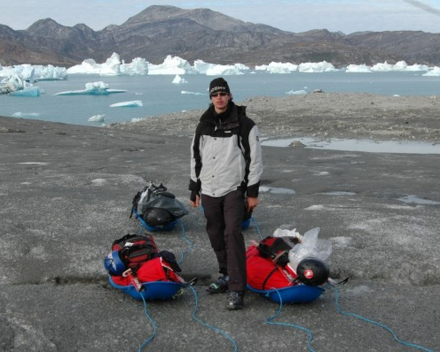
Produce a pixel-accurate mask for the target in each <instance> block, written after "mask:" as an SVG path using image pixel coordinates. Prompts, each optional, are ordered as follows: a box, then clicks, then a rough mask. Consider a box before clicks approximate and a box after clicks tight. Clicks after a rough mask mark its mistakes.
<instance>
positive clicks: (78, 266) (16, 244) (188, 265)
mask: <svg viewBox="0 0 440 352" xmlns="http://www.w3.org/2000/svg"><path fill="white" fill-rule="evenodd" d="M439 103H440V100H439V98H435V97H432V98H429V97H405V98H404V97H380V96H372V95H364V94H353V95H351V94H325V93H315V94H310V95H307V96H292V97H285V98H279V99H272V98H265V97H257V98H254V99H252V100H249V101H247V102H244V104H246V105H248V106H249V115H250V116H251V117H252V118H254V119H255V121H256V122H257V123H258V125H259V126H260V129H261V132H262V134H263V135H264V136H266V137H277V136H285V137H295V136H298V137H304V136H313V137H316V138H323V139H326V138H332V137H342V138H372V139H375V140H393V139H394V140H420V141H429V142H431V143H438V142H439V123H438V121H439V111H440V109H439ZM200 113H201V112H200V111H195V112H185V113H180V114H174V115H167V116H162V117H158V118H149V119H146V120H145V121H142V122H139V123H136V124H134V123H133V124H131V123H130V124H124V125H117V126H112V128H107V127H88V126H76V125H67V124H62V123H50V122H44V121H36V120H26V119H17V118H6V117H0V150H1V153H0V177H1V183H0V201H1V204H2V206H1V207H0V224H1V226H0V253H1V256H0V351H5V352H12V351H13V352H22V351H23V352H24V351H26V352H27V351H38V352H40V351H41V352H48V351H50V352H58V351H59V352H95V351H96V352H101V351H153V350H154V351H174V350H177V351H184V352H186V351H240V352H254V351H261V352H266V351H274V350H276V351H279V352H288V351H289V352H290V351H304V352H306V351H311V350H315V351H320V352H333V351H338V352H339V351H340V352H353V351H358V352H372V351H393V352H394V351H395V352H403V351H408V352H409V351H413V350H415V348H418V349H419V350H424V351H440V337H439V334H438V330H439V329H438V327H439V326H440V310H439V308H438V307H440V257H439V255H438V253H440V242H439V240H438V238H439V228H440V217H439V208H440V189H439V187H438V177H439V174H440V170H439V168H440V166H439V162H438V154H403V153H366V152H357V151H335V150H325V149H312V148H301V147H298V148H277V147H267V146H263V162H264V173H263V177H262V180H261V185H262V187H261V192H260V204H259V206H258V207H257V209H256V210H255V212H254V220H255V222H253V223H252V225H251V226H250V228H249V229H247V230H246V231H244V233H243V234H244V237H245V241H246V244H247V245H248V244H250V243H251V242H252V241H258V240H259V239H261V238H262V237H265V236H268V235H271V234H272V233H273V231H275V229H277V228H284V229H293V228H296V229H297V231H299V232H300V233H302V234H304V233H305V231H307V230H309V229H311V228H315V227H320V229H321V231H320V233H319V238H323V239H328V240H330V241H331V243H332V245H333V247H332V254H331V256H330V258H329V259H328V264H329V266H330V269H331V274H332V277H333V278H335V279H344V278H346V277H348V278H349V281H348V283H347V284H346V285H340V286H338V287H337V289H335V288H334V287H331V286H326V291H325V293H324V294H323V295H321V296H320V297H319V299H317V300H316V301H314V302H312V303H310V304H284V305H283V306H282V310H281V313H280V314H277V312H279V309H280V308H281V307H280V306H279V305H278V304H277V303H275V302H273V301H271V300H269V299H268V298H266V297H264V296H260V295H258V294H256V293H253V292H250V291H249V292H247V294H246V299H245V307H244V309H243V310H242V311H239V312H231V311H229V310H227V309H226V308H225V305H226V296H225V295H209V294H207V292H206V288H207V286H208V285H209V283H210V282H212V281H213V280H214V279H216V278H217V276H218V272H217V271H218V268H217V265H216V262H215V259H214V256H213V253H212V249H211V248H210V245H209V242H208V239H207V236H206V232H205V228H204V227H205V220H204V217H203V213H202V212H201V210H200V209H196V208H190V207H189V206H188V210H189V214H188V215H186V216H185V217H184V218H183V219H182V224H183V226H182V228H179V227H176V229H174V230H173V231H171V232H166V233H164V232H156V233H154V237H155V240H156V243H157V244H158V245H159V247H160V248H161V249H167V250H169V251H172V252H174V253H175V254H176V255H177V256H178V257H180V254H182V253H185V256H184V257H183V259H182V261H181V265H180V266H181V267H182V270H183V271H182V276H183V277H184V278H186V279H191V278H193V277H197V278H198V282H197V284H196V285H195V286H194V287H193V289H194V291H192V290H190V289H189V288H187V289H186V290H185V293H184V294H183V295H182V296H180V297H178V298H177V299H175V300H173V301H166V302H157V301H153V302H149V303H148V305H147V310H145V309H144V304H143V302H140V301H136V300H134V299H132V298H131V297H129V296H128V295H126V294H125V293H123V292H121V291H119V290H117V289H115V288H113V287H111V286H110V285H109V283H108V278H107V273H106V272H105V270H104V265H103V259H104V258H105V256H106V255H107V254H108V253H109V251H110V250H111V243H112V242H113V241H114V240H115V239H118V238H120V237H122V236H123V235H125V234H127V233H138V232H139V231H141V229H140V227H139V224H138V222H137V221H136V220H135V219H132V218H131V219H130V218H129V214H130V209H131V204H132V203H131V202H132V199H133V196H134V195H135V194H136V192H138V191H139V190H142V189H143V187H145V186H146V185H148V182H149V181H153V182H155V183H157V184H158V183H159V182H163V183H164V184H165V185H166V186H167V187H168V189H169V190H170V191H171V192H172V193H174V194H175V195H176V197H177V198H178V199H179V200H181V201H182V203H184V204H186V205H188V197H189V191H188V181H189V159H190V142H191V140H190V138H188V137H189V136H191V135H192V133H193V129H194V127H195V125H196V122H197V120H198V118H199V116H200ZM185 239H186V240H189V241H190V243H191V245H189V242H187V241H185ZM146 313H148V314H149V317H150V318H151V319H152V320H149V318H148V317H147V315H146ZM269 318H270V319H269ZM362 318H364V319H362ZM197 319H199V320H197ZM271 323H279V324H280V325H273V324H271ZM384 327H386V328H388V329H391V330H386V329H385V328H384ZM215 329H217V330H215ZM304 329H307V330H304ZM219 331H220V332H222V333H225V334H227V335H223V334H221V333H219ZM391 331H392V332H393V333H394V334H395V335H393V334H391V333H390V332H391ZM151 336H153V337H154V339H151V340H150V342H149V343H148V344H146V345H144V346H142V343H143V342H144V341H147V339H148V338H149V337H151ZM226 336H229V337H230V338H231V340H230V339H228V338H227V337H226ZM311 337H312V338H311ZM397 339H399V340H397ZM144 347H145V348H144Z"/></svg>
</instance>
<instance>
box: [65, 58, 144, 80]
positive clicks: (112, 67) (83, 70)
mask: <svg viewBox="0 0 440 352" xmlns="http://www.w3.org/2000/svg"><path fill="white" fill-rule="evenodd" d="M67 73H68V74H91V75H100V76H118V75H146V74H147V73H148V62H147V61H146V60H145V59H142V58H135V59H133V61H132V62H131V63H128V64H127V63H125V62H124V61H121V58H120V56H119V54H117V53H113V54H112V55H111V56H110V57H109V58H108V59H107V60H106V61H105V62H104V63H102V64H98V63H96V61H95V60H93V59H86V60H84V61H83V62H82V63H81V64H80V65H75V66H72V67H70V68H69V69H67Z"/></svg>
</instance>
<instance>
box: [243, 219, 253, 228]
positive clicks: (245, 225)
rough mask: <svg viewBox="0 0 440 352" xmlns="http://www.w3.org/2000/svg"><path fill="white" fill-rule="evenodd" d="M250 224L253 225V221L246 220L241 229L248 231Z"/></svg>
mask: <svg viewBox="0 0 440 352" xmlns="http://www.w3.org/2000/svg"><path fill="white" fill-rule="evenodd" d="M250 224H251V219H248V220H244V221H243V222H242V223H241V229H242V230H246V229H247V228H248V227H249V225H250Z"/></svg>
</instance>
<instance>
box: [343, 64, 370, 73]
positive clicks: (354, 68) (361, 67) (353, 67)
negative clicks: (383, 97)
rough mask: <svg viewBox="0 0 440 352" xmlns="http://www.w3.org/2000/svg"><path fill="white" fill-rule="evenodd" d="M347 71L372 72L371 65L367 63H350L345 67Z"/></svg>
mask: <svg viewBox="0 0 440 352" xmlns="http://www.w3.org/2000/svg"><path fill="white" fill-rule="evenodd" d="M345 72H347V73H371V72H373V71H371V67H370V66H367V65H365V64H363V65H352V64H350V65H348V66H347V67H346V69H345Z"/></svg>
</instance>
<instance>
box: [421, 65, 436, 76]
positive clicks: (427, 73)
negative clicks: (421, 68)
mask: <svg viewBox="0 0 440 352" xmlns="http://www.w3.org/2000/svg"><path fill="white" fill-rule="evenodd" d="M422 76H425V77H440V67H439V66H434V67H433V68H431V69H429V71H428V72H426V73H424V74H423V75H422Z"/></svg>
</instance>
